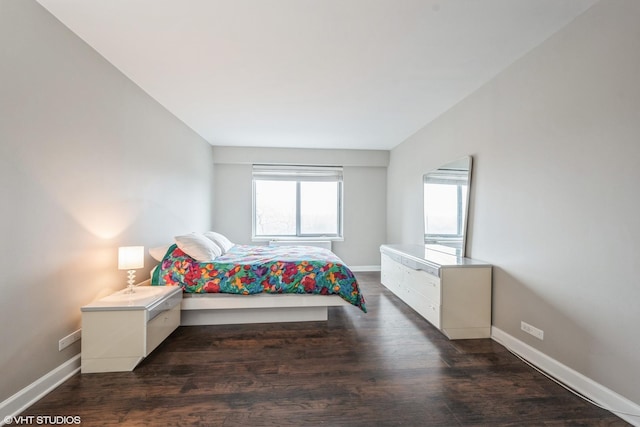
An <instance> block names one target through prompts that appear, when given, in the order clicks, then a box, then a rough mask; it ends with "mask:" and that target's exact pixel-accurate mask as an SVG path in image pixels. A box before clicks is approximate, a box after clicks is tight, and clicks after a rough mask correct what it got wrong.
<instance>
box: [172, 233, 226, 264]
mask: <svg viewBox="0 0 640 427" xmlns="http://www.w3.org/2000/svg"><path fill="white" fill-rule="evenodd" d="M174 239H175V241H176V244H177V245H178V247H179V248H180V249H182V251H183V252H184V253H185V254H187V255H189V256H190V257H191V258H193V259H195V260H196V261H199V262H208V261H213V260H214V259H215V258H216V257H217V256H220V255H222V251H221V250H220V248H219V247H218V245H216V244H215V243H213V242H212V241H211V240H209V239H207V238H206V237H204V236H203V235H202V234H196V233H191V234H185V235H182V236H175V237H174Z"/></svg>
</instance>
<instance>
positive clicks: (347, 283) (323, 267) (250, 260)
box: [151, 245, 367, 312]
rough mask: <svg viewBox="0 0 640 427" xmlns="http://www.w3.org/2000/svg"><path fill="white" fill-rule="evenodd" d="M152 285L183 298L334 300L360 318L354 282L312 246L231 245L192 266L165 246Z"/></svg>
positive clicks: (333, 258)
mask: <svg viewBox="0 0 640 427" xmlns="http://www.w3.org/2000/svg"><path fill="white" fill-rule="evenodd" d="M151 284H152V285H174V286H175V285H177V286H182V289H183V290H184V292H191V293H210V292H219V293H228V294H244V295H250V294H258V293H261V292H267V293H297V294H302V293H307V294H320V295H331V294H336V295H340V296H341V297H342V299H344V300H345V301H347V302H349V303H351V304H353V305H355V306H356V307H360V309H362V311H364V312H366V311H367V309H366V306H365V301H364V297H363V296H362V294H361V293H360V288H359V286H358V283H357V281H356V278H355V276H354V275H353V273H352V272H351V270H349V268H347V267H346V266H345V265H344V264H343V263H342V261H341V260H340V258H338V257H337V256H336V255H335V254H334V253H333V252H331V251H329V250H327V249H323V248H317V247H312V246H249V245H235V246H233V247H232V248H231V249H230V250H229V252H227V253H226V254H224V255H222V256H219V257H217V258H216V259H215V261H213V262H204V263H202V262H198V261H196V260H194V259H193V258H191V257H190V256H188V255H186V254H185V253H184V252H183V251H182V250H180V248H178V247H177V246H176V245H173V246H171V248H169V250H168V251H167V254H166V255H165V257H164V259H163V260H162V262H161V263H160V265H158V267H157V268H156V269H155V271H154V272H153V275H152V278H151Z"/></svg>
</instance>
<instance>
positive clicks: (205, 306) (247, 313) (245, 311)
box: [137, 279, 351, 326]
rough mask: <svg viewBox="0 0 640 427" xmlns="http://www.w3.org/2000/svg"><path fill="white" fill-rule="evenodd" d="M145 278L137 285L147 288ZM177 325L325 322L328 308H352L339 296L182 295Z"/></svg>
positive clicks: (149, 283)
mask: <svg viewBox="0 0 640 427" xmlns="http://www.w3.org/2000/svg"><path fill="white" fill-rule="evenodd" d="M150 285H151V280H150V279H147V280H145V281H144V282H142V283H140V284H139V285H137V286H150ZM182 297H183V298H182V303H181V307H180V325H181V326H197V325H234V324H243V323H277V322H315V321H326V320H327V319H328V318H329V317H328V313H329V307H337V306H348V305H351V304H349V303H348V302H346V301H345V300H343V299H342V298H340V297H339V296H338V295H309V294H256V295H232V294H189V293H183V294H182Z"/></svg>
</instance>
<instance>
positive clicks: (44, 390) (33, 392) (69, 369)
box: [0, 354, 80, 426]
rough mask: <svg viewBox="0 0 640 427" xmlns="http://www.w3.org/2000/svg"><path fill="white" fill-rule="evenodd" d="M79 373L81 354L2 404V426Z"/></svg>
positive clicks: (0, 407)
mask: <svg viewBox="0 0 640 427" xmlns="http://www.w3.org/2000/svg"><path fill="white" fill-rule="evenodd" d="M78 372H80V355H79V354H77V355H75V356H74V357H72V358H71V359H69V360H67V361H66V362H64V363H63V364H62V365H60V366H58V367H57V368H55V369H54V370H53V371H51V372H49V373H48V374H45V375H44V376H42V377H40V378H39V379H37V380H36V381H34V382H33V383H31V384H29V385H28V386H26V387H25V388H23V389H22V390H20V391H19V392H17V393H16V394H14V395H13V396H11V397H9V398H8V399H7V400H5V401H4V402H2V403H0V426H2V425H4V424H5V419H10V418H11V417H13V416H16V415H19V414H20V413H21V412H23V411H24V410H25V409H27V408H28V407H29V406H31V405H33V404H34V403H36V402H37V401H38V400H40V399H42V398H43V397H44V396H45V395H46V394H48V393H49V392H50V391H52V390H53V389H54V388H56V387H58V386H59V385H60V384H62V383H63V382H65V381H66V380H68V379H69V378H70V377H72V376H73V375H75V374H77V373H78Z"/></svg>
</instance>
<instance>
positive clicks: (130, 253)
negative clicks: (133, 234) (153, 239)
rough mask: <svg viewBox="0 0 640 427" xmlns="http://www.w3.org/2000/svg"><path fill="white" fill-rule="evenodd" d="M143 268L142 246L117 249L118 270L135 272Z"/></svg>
mask: <svg viewBox="0 0 640 427" xmlns="http://www.w3.org/2000/svg"><path fill="white" fill-rule="evenodd" d="M143 267H144V246H122V247H120V248H118V270H135V269H137V268H143Z"/></svg>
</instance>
